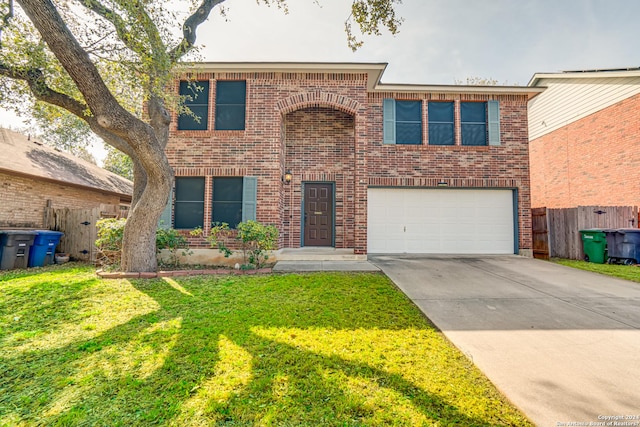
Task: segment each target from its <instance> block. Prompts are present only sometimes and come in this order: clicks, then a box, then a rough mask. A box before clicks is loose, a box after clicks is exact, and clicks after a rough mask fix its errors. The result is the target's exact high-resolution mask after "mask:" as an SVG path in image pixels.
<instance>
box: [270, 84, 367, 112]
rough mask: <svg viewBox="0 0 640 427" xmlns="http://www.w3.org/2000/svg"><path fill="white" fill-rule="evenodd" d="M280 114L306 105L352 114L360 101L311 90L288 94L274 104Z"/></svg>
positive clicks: (358, 107)
mask: <svg viewBox="0 0 640 427" xmlns="http://www.w3.org/2000/svg"><path fill="white" fill-rule="evenodd" d="M276 106H277V108H278V110H279V111H280V114H282V115H283V116H284V115H285V114H288V113H291V112H293V111H296V110H300V109H302V108H307V107H321V106H329V107H333V108H335V109H337V110H340V111H343V112H345V113H347V114H351V115H353V116H355V115H356V113H357V111H358V110H359V109H360V103H359V102H358V101H355V100H353V99H351V98H348V97H346V96H342V95H337V94H335V93H329V92H322V91H319V90H318V91H313V92H305V93H299V94H297V95H293V96H290V97H289V98H285V99H283V100H281V101H278V103H277V104H276Z"/></svg>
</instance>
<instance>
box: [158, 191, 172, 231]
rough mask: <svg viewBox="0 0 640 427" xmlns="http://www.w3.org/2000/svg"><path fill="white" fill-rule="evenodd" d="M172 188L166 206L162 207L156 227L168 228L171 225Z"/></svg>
mask: <svg viewBox="0 0 640 427" xmlns="http://www.w3.org/2000/svg"><path fill="white" fill-rule="evenodd" d="M172 214H173V188H172V189H171V191H170V192H169V200H168V201H167V206H165V207H164V210H163V211H162V215H160V220H159V221H158V228H163V229H165V230H166V229H169V228H171V226H172V223H171V217H172V216H173V215H172Z"/></svg>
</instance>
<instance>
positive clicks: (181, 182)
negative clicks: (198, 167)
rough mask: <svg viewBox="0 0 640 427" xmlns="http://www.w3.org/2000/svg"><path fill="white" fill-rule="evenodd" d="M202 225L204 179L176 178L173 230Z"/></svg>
mask: <svg viewBox="0 0 640 427" xmlns="http://www.w3.org/2000/svg"><path fill="white" fill-rule="evenodd" d="M203 225H204V178H203V177H194V178H192V177H188V178H185V177H177V178H176V192H175V219H174V228H196V227H202V226H203Z"/></svg>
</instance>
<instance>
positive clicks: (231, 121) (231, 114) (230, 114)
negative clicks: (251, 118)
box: [216, 104, 245, 130]
mask: <svg viewBox="0 0 640 427" xmlns="http://www.w3.org/2000/svg"><path fill="white" fill-rule="evenodd" d="M244 115H245V107H244V105H220V104H218V105H217V106H216V129H217V130H244V119H245V117H244Z"/></svg>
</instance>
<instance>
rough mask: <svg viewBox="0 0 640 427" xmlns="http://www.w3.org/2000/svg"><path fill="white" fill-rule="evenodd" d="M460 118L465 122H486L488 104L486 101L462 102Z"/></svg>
mask: <svg viewBox="0 0 640 427" xmlns="http://www.w3.org/2000/svg"><path fill="white" fill-rule="evenodd" d="M460 120H461V121H462V122H463V123H464V122H475V123H486V122H487V104H486V103H484V102H461V103H460Z"/></svg>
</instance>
